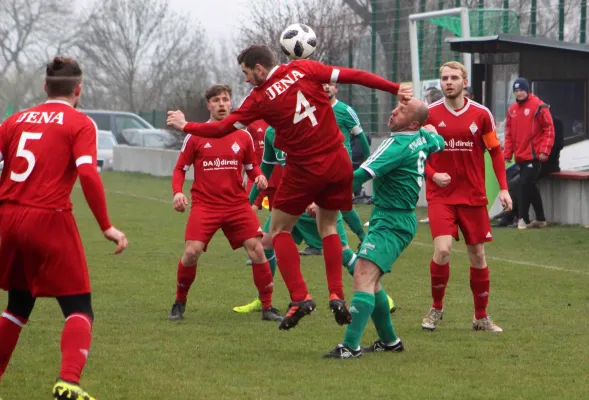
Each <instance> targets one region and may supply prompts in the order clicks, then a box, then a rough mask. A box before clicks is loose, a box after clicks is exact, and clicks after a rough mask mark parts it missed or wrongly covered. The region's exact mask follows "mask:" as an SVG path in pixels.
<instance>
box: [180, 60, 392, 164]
mask: <svg viewBox="0 0 589 400" xmlns="http://www.w3.org/2000/svg"><path fill="white" fill-rule="evenodd" d="M330 82H331V83H336V82H339V83H352V84H360V85H363V86H366V87H372V88H375V89H380V90H385V91H388V92H390V93H393V94H396V93H397V91H398V89H399V85H398V84H396V83H393V82H389V81H387V80H386V79H383V78H381V77H379V76H377V75H374V74H370V73H368V72H364V71H359V70H354V69H350V68H343V67H332V66H328V65H324V64H322V63H320V62H317V61H311V60H297V61H291V62H290V63H288V64H282V65H278V66H276V67H274V68H273V69H272V70H271V71H270V72H269V74H268V76H267V78H266V81H265V82H264V83H262V84H261V85H258V86H256V87H254V88H253V89H252V91H251V92H250V94H249V95H248V96H247V97H246V98H245V100H244V102H243V103H242V105H241V106H240V107H239V108H238V109H237V110H235V111H233V112H232V113H231V114H230V115H229V116H228V117H227V118H225V119H224V120H222V121H220V122H217V123H211V124H205V123H195V122H189V123H187V124H186V126H185V127H184V131H185V132H187V133H194V134H195V135H198V136H204V137H219V136H222V135H224V134H226V133H227V132H230V131H231V130H232V129H234V128H238V129H243V128H245V127H246V126H248V125H249V124H250V123H252V122H253V121H255V120H258V119H263V120H264V121H266V122H267V123H268V124H270V125H271V126H272V127H274V129H276V139H275V145H276V147H278V148H279V149H281V150H284V152H285V153H287V154H288V162H289V163H296V164H298V165H304V164H314V165H318V163H317V158H318V157H319V158H320V157H321V156H323V155H325V154H327V153H330V152H332V151H334V150H336V149H338V148H339V147H341V146H343V142H344V136H343V134H342V133H341V132H340V130H339V128H338V126H337V123H336V121H335V115H334V113H333V109H332V107H331V103H330V102H329V99H328V98H327V96H326V95H325V91H324V90H323V86H322V84H323V83H330ZM319 165H320V164H319Z"/></svg>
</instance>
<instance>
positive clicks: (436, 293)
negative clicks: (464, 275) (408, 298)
mask: <svg viewBox="0 0 589 400" xmlns="http://www.w3.org/2000/svg"><path fill="white" fill-rule="evenodd" d="M429 272H430V276H431V282H432V298H433V300H434V302H433V304H432V307H433V308H435V309H436V310H441V309H442V308H443V307H444V306H443V300H444V295H445V294H446V286H447V285H448V279H449V278H450V264H449V263H448V264H444V265H440V264H437V263H436V262H435V261H434V260H432V261H431V262H430V264H429Z"/></svg>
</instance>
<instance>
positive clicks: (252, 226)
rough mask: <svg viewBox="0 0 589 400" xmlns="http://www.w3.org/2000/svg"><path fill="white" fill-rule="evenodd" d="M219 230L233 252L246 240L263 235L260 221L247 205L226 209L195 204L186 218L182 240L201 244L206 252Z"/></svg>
mask: <svg viewBox="0 0 589 400" xmlns="http://www.w3.org/2000/svg"><path fill="white" fill-rule="evenodd" d="M219 229H222V230H223V233H224V234H225V237H226V238H227V239H228V240H229V244H230V245H231V248H232V249H233V250H235V249H238V248H240V247H243V242H245V241H246V240H248V239H251V238H254V237H261V236H262V234H263V232H262V228H261V227H260V221H259V220H258V217H257V216H256V214H255V213H254V211H253V210H252V207H251V206H250V205H249V203H244V204H243V205H237V206H234V207H230V208H229V207H228V208H226V209H212V208H211V207H207V206H206V205H202V204H195V205H193V206H192V209H191V210H190V215H189V216H188V222H187V223H186V233H185V235H184V240H198V241H199V242H203V243H204V244H205V249H204V251H206V249H207V246H208V244H209V242H210V240H211V238H212V237H213V235H214V234H215V233H216V232H217V231H218V230H219Z"/></svg>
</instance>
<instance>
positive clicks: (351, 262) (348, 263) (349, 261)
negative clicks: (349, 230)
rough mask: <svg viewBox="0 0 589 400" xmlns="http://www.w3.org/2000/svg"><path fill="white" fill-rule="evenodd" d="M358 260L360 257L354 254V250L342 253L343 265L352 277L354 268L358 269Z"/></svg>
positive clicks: (346, 250)
mask: <svg viewBox="0 0 589 400" xmlns="http://www.w3.org/2000/svg"><path fill="white" fill-rule="evenodd" d="M357 260H358V257H357V256H356V253H354V250H352V249H349V248H348V249H345V250H344V251H342V264H343V266H344V267H345V268H346V269H347V270H348V272H349V273H350V275H352V276H354V268H355V267H356V261H357Z"/></svg>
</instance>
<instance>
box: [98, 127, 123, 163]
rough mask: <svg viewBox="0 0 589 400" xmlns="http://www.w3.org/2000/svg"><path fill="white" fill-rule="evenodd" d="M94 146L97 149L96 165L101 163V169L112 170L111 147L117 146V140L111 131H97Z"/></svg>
mask: <svg viewBox="0 0 589 400" xmlns="http://www.w3.org/2000/svg"><path fill="white" fill-rule="evenodd" d="M96 144H97V147H98V164H99V166H100V161H102V169H103V170H105V171H107V170H112V167H113V146H116V145H117V144H118V142H117V139H116V138H115V136H114V135H113V134H112V132H111V131H102V130H99V131H97V136H96Z"/></svg>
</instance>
